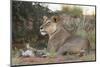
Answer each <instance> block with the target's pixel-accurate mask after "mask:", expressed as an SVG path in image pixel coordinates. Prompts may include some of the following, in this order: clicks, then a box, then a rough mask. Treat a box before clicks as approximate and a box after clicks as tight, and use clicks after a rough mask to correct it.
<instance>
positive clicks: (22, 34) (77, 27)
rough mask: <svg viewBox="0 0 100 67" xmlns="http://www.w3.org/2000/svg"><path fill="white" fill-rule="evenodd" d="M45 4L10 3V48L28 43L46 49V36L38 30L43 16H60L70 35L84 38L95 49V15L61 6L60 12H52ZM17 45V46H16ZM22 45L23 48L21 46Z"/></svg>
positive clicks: (78, 8)
mask: <svg viewBox="0 0 100 67" xmlns="http://www.w3.org/2000/svg"><path fill="white" fill-rule="evenodd" d="M44 4H45V3H38V2H34V4H33V5H32V2H23V1H13V2H12V48H13V49H15V48H17V49H19V48H23V47H24V46H25V43H27V42H28V43H30V46H31V47H34V48H37V49H42V48H44V47H47V41H48V36H42V35H41V34H40V31H39V28H40V25H41V24H42V22H43V16H52V15H62V16H63V18H64V20H65V21H64V22H65V27H66V29H68V30H69V31H70V32H71V33H74V34H76V35H81V36H86V37H88V39H89V40H90V42H91V47H92V48H93V49H95V15H83V13H82V12H83V11H82V9H81V8H80V7H73V8H70V6H63V7H62V10H60V11H55V12H53V11H52V10H50V9H49V8H48V6H46V5H45V6H44ZM18 44H19V45H18ZM23 45H24V46H23Z"/></svg>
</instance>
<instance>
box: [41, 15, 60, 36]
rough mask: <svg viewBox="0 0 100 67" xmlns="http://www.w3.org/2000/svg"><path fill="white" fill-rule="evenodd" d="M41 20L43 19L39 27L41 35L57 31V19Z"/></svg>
mask: <svg viewBox="0 0 100 67" xmlns="http://www.w3.org/2000/svg"><path fill="white" fill-rule="evenodd" d="M43 19H44V21H43V24H42V25H41V26H40V32H41V34H42V35H46V34H48V35H51V34H53V33H54V32H55V31H56V29H57V23H58V21H59V17H58V16H52V17H51V18H48V17H46V16H44V17H43Z"/></svg>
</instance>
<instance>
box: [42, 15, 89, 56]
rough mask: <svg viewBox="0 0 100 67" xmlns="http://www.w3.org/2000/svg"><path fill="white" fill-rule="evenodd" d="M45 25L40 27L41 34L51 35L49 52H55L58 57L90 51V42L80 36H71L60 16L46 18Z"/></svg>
mask: <svg viewBox="0 0 100 67" xmlns="http://www.w3.org/2000/svg"><path fill="white" fill-rule="evenodd" d="M44 20H45V21H44V23H43V25H41V27H40V32H41V33H42V32H45V33H46V34H48V35H49V41H48V47H47V49H48V51H49V52H51V51H55V52H56V53H57V55H62V54H63V53H64V52H68V53H77V54H81V53H84V52H85V50H86V49H88V46H89V41H88V40H87V39H86V38H82V37H80V36H73V35H71V34H70V33H69V32H68V31H67V30H66V29H65V28H64V26H63V22H61V18H60V17H59V16H53V17H51V18H49V19H48V18H47V17H46V16H45V18H44Z"/></svg>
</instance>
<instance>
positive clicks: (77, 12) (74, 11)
mask: <svg viewBox="0 0 100 67" xmlns="http://www.w3.org/2000/svg"><path fill="white" fill-rule="evenodd" d="M61 12H64V13H66V14H68V15H71V16H73V17H79V16H81V15H82V9H81V8H80V7H70V6H63V7H62V10H61Z"/></svg>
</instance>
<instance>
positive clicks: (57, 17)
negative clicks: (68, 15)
mask: <svg viewBox="0 0 100 67" xmlns="http://www.w3.org/2000/svg"><path fill="white" fill-rule="evenodd" d="M51 18H52V20H53V21H54V22H55V23H57V22H58V21H59V20H60V17H59V16H52V17H51Z"/></svg>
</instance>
